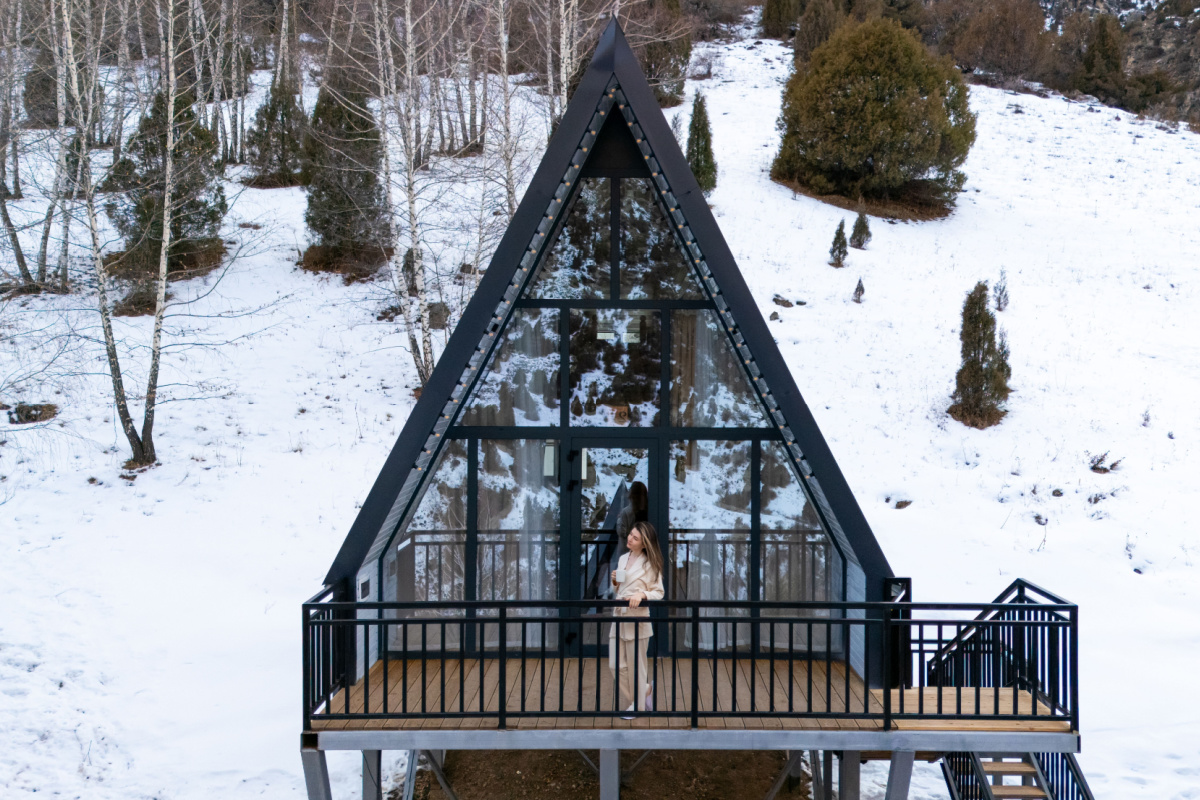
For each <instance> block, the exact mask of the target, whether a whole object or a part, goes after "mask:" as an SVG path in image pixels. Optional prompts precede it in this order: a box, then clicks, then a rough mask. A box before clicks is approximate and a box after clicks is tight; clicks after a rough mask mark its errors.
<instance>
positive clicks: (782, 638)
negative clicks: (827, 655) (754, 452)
mask: <svg viewBox="0 0 1200 800" xmlns="http://www.w3.org/2000/svg"><path fill="white" fill-rule="evenodd" d="M759 469H760V473H759V475H760V480H761V487H760V490H759V491H760V495H759V502H760V506H761V511H760V514H761V516H760V521H761V524H762V553H761V556H760V562H759V563H760V577H761V582H762V594H763V600H766V601H768V602H780V603H801V602H822V601H829V602H838V601H840V600H841V599H842V590H841V585H842V559H841V556H840V555H839V554H838V552H837V549H836V548H835V547H834V545H833V542H832V541H830V539H829V536H828V535H827V534H826V533H825V531H824V530H823V529H822V527H821V523H820V520H819V519H818V517H817V513H816V510H815V509H814V507H813V505H812V503H810V502H809V500H808V497H807V495H805V493H804V489H803V488H802V486H801V484H800V480H799V478H798V477H797V476H796V473H795V471H794V469H793V467H792V464H791V461H790V459H788V457H787V453H786V452H785V451H784V448H783V445H782V444H781V443H780V442H763V444H762V462H761V465H760V467H759ZM762 614H763V616H784V617H798V616H799V617H810V618H811V617H819V618H826V619H832V618H833V617H834V616H835V615H831V614H830V612H829V611H827V610H823V609H816V610H805V611H804V612H803V613H799V612H797V611H795V610H789V609H763V612H762ZM840 633H841V632H840V631H839V630H838V629H836V628H833V629H830V628H826V627H825V626H824V625H821V624H816V625H814V626H813V627H812V642H811V643H810V642H809V641H808V627H807V626H802V625H786V624H781V623H776V624H773V625H770V624H767V625H762V626H761V630H760V632H759V637H760V642H761V645H762V647H763V648H764V649H770V648H771V647H772V646H774V648H775V649H777V650H785V649H787V648H788V647H789V646H790V647H792V648H794V649H809V648H811V649H814V650H822V651H823V650H825V649H826V648H827V647H828V646H829V645H830V644H831V643H832V644H833V646H834V647H835V648H836V647H837V646H838V643H839V642H840ZM772 637H773V638H772Z"/></svg>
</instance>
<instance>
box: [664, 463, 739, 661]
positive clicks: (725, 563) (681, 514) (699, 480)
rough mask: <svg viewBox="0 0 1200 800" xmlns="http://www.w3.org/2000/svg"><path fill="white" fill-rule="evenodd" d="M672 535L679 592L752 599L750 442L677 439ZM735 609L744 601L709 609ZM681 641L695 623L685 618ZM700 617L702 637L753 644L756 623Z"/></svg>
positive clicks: (709, 645) (690, 596)
mask: <svg viewBox="0 0 1200 800" xmlns="http://www.w3.org/2000/svg"><path fill="white" fill-rule="evenodd" d="M670 460H671V482H670V487H669V491H670V501H669V513H670V522H669V527H670V541H669V550H670V552H669V554H668V555H667V561H668V564H669V568H670V569H671V570H672V574H671V597H672V599H674V600H735V601H743V600H749V599H750V442H720V441H708V440H689V441H682V442H679V441H677V442H671V453H670ZM705 613H706V614H707V615H709V616H712V615H718V616H731V615H735V614H742V613H745V610H744V609H726V610H724V611H718V610H707V611H706V612H705ZM679 627H681V628H682V630H681V631H676V634H677V635H678V634H680V633H682V635H683V646H684V647H691V644H692V641H691V636H692V634H691V631H690V629H689V628H688V626H679ZM733 628H734V625H733V623H705V622H704V621H703V620H701V622H700V642H699V645H700V647H701V648H702V649H705V650H714V649H715V650H724V649H727V648H731V647H733V646H735V644H736V646H738V647H741V646H743V645H748V643H749V639H750V626H749V625H743V624H740V623H739V624H738V625H737V631H736V632H735V631H734V630H733Z"/></svg>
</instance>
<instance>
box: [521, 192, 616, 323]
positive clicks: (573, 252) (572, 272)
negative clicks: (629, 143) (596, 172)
mask: <svg viewBox="0 0 1200 800" xmlns="http://www.w3.org/2000/svg"><path fill="white" fill-rule="evenodd" d="M611 209H612V188H611V181H610V180H609V179H608V178H582V179H581V181H580V186H579V193H578V194H577V195H576V197H575V204H574V206H572V208H571V209H570V211H568V212H567V218H566V221H565V222H564V224H563V226H562V231H561V232H560V233H559V235H558V241H556V242H555V243H554V246H553V247H551V248H550V252H549V253H547V254H546V257H545V258H544V259H543V261H542V265H541V267H540V268H539V271H538V274H537V276H536V277H535V278H534V280H533V284H532V285H531V286H530V288H529V295H528V296H529V297H531V298H533V299H535V300H553V299H558V300H562V299H571V300H580V299H587V300H599V299H602V298H607V297H609V296H610V295H611V294H612V285H611V283H610V274H611V273H610V269H611V268H610V261H611V251H612V225H611V222H610V219H611V217H612V213H611Z"/></svg>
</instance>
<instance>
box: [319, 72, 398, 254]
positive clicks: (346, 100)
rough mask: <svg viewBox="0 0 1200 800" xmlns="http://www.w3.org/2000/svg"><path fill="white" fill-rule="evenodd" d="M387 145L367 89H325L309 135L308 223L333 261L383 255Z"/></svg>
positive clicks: (385, 218)
mask: <svg viewBox="0 0 1200 800" xmlns="http://www.w3.org/2000/svg"><path fill="white" fill-rule="evenodd" d="M382 160H383V146H382V144H381V142H380V137H379V128H378V127H376V125H375V117H374V116H373V115H372V113H371V109H370V108H368V107H367V95H366V94H365V93H364V92H361V91H357V90H354V89H350V88H347V89H345V90H344V91H340V92H338V91H335V90H334V89H332V88H330V87H329V86H326V87H323V88H322V89H321V93H320V94H319V95H318V97H317V105H316V107H315V108H314V109H313V117H312V121H311V122H310V124H309V126H308V130H307V131H306V132H305V135H304V147H303V176H304V180H305V182H306V183H307V185H308V210H307V211H305V213H304V221H305V222H306V223H307V224H308V227H309V229H310V230H311V231H312V233H313V236H314V238H315V240H316V242H315V243H316V245H317V246H318V247H320V248H322V255H323V258H322V259H321V260H323V261H325V262H326V264H325V265H326V266H329V265H331V262H332V261H333V260H338V259H345V258H355V259H363V258H367V259H379V260H382V259H381V258H380V256H381V254H382V252H383V248H384V246H385V244H386V243H387V240H388V230H389V221H388V216H387V210H386V207H385V205H384V196H383V187H382V186H381V185H380V181H379V173H380V169H381V168H382V167H381V163H382Z"/></svg>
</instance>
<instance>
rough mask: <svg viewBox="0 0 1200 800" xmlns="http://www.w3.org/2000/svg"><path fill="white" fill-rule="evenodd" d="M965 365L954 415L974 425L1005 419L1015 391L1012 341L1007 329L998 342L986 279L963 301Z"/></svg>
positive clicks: (957, 378)
mask: <svg viewBox="0 0 1200 800" xmlns="http://www.w3.org/2000/svg"><path fill="white" fill-rule="evenodd" d="M959 339H960V340H961V342H962V365H961V366H960V367H959V368H958V374H957V375H956V376H955V378H954V395H953V397H952V400H953V404H952V405H951V406H950V408H949V409H948V413H949V414H950V416H952V417H954V418H955V419H956V420H958V421H959V422H961V423H962V424H964V425H968V426H970V427H972V428H980V429H983V428H990V427H991V426H992V425H995V424H997V423H999V422H1000V420H1001V419H1003V418H1004V414H1005V413H1006V412H1005V411H1004V409H1003V408H1002V406H1003V404H1004V401H1005V400H1007V399H1008V395H1009V394H1010V393H1011V390H1010V389H1009V388H1008V380H1009V378H1011V377H1012V370H1011V369H1010V368H1009V365H1008V342H1007V340H1006V339H1005V336H1004V334H1003V332H1001V334H1000V342H999V344H997V341H996V317H995V316H994V315H993V314H992V312H991V309H989V308H988V286H987V284H986V283H984V282H983V281H980V282H979V283H977V284H975V288H974V289H972V290H971V291H970V292H968V293H967V299H966V301H965V302H964V303H963V310H962V331H961V332H960V334H959Z"/></svg>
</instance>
